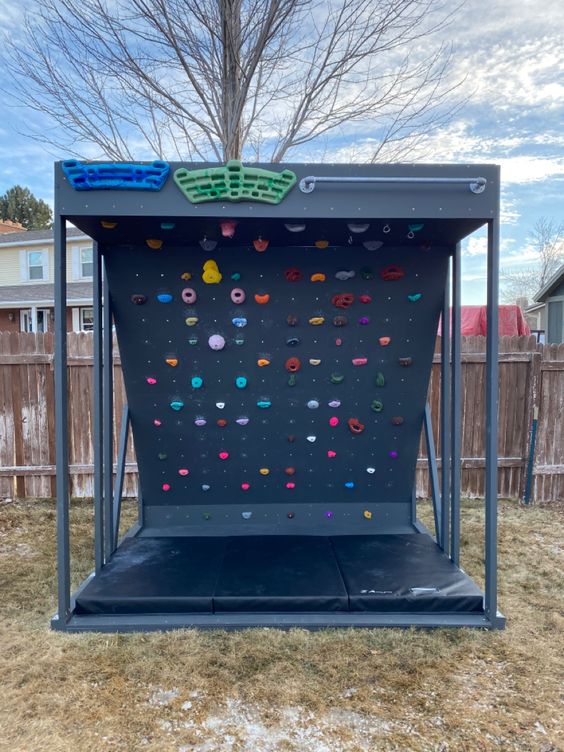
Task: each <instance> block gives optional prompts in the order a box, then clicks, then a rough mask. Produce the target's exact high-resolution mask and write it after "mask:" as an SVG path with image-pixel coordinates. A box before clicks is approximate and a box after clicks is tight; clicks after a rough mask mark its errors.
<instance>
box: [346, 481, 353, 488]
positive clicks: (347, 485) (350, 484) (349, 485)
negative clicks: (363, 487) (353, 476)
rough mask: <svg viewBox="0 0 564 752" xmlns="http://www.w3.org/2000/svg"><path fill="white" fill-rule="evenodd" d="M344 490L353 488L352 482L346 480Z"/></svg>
mask: <svg viewBox="0 0 564 752" xmlns="http://www.w3.org/2000/svg"><path fill="white" fill-rule="evenodd" d="M345 488H354V482H353V481H352V480H348V481H347V482H346V483H345Z"/></svg>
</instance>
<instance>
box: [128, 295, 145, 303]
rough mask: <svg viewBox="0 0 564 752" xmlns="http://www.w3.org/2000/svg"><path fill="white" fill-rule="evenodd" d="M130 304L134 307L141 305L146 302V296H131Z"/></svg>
mask: <svg viewBox="0 0 564 752" xmlns="http://www.w3.org/2000/svg"><path fill="white" fill-rule="evenodd" d="M131 302H132V303H135V305H143V303H146V302H147V296H146V295H132V296H131Z"/></svg>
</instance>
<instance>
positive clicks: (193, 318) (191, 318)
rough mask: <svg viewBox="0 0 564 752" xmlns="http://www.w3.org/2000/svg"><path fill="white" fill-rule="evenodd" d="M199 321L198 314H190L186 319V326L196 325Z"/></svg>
mask: <svg viewBox="0 0 564 752" xmlns="http://www.w3.org/2000/svg"><path fill="white" fill-rule="evenodd" d="M197 323H198V317H197V316H188V318H187V319H186V326H196V324H197Z"/></svg>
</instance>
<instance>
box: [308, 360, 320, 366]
mask: <svg viewBox="0 0 564 752" xmlns="http://www.w3.org/2000/svg"><path fill="white" fill-rule="evenodd" d="M309 364H310V366H319V365H321V360H320V359H319V358H310V359H309Z"/></svg>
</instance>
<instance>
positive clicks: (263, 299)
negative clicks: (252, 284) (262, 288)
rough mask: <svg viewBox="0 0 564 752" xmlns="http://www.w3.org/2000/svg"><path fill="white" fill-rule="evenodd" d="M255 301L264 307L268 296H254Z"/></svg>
mask: <svg viewBox="0 0 564 752" xmlns="http://www.w3.org/2000/svg"><path fill="white" fill-rule="evenodd" d="M255 300H256V302H257V303H258V304H259V305H265V304H266V303H268V301H269V300H270V295H269V294H268V293H265V294H264V295H259V294H258V293H256V294H255Z"/></svg>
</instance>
